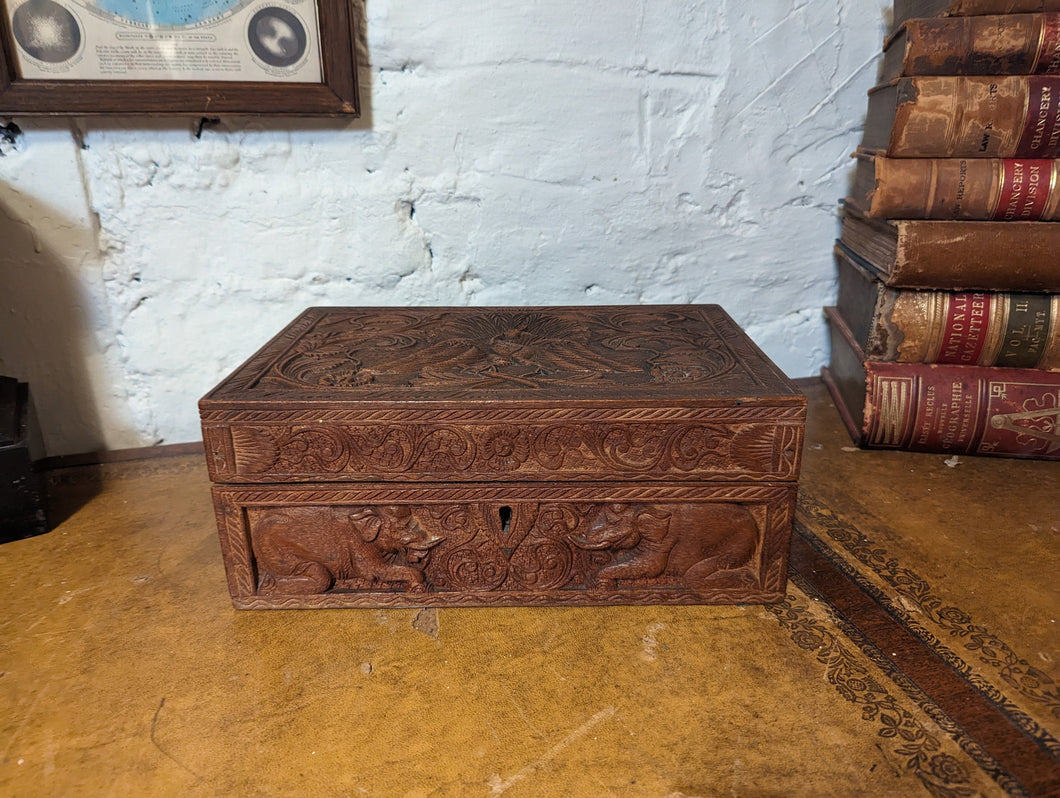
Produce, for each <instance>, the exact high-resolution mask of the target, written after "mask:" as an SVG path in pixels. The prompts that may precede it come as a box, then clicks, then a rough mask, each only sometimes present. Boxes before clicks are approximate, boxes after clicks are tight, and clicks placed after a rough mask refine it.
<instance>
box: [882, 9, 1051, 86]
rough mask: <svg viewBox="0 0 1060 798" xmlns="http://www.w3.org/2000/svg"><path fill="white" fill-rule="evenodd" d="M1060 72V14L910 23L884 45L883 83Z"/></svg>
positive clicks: (999, 16) (941, 18)
mask: <svg viewBox="0 0 1060 798" xmlns="http://www.w3.org/2000/svg"><path fill="white" fill-rule="evenodd" d="M1056 74H1060V14H1004V15H991V16H984V17H936V18H929V19H910V20H908V21H907V22H906V23H905V24H904V25H903V26H902V27H901V28H899V29H898V30H897V31H895V32H894V33H893V34H892V35H891V36H890V37H888V39H887V41H886V42H885V43H884V46H883V60H882V62H881V64H880V75H879V82H880V83H887V82H890V81H891V80H893V79H894V78H899V77H908V76H912V75H1056Z"/></svg>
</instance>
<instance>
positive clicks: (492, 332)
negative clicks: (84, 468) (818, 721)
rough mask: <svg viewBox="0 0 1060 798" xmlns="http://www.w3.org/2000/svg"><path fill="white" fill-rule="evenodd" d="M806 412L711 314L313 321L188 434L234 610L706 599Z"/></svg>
mask: <svg viewBox="0 0 1060 798" xmlns="http://www.w3.org/2000/svg"><path fill="white" fill-rule="evenodd" d="M805 406H806V400H805V397H804V396H803V395H802V394H801V393H800V392H799V391H798V390H797V389H796V388H795V387H794V386H793V385H792V384H791V383H790V381H788V380H787V378H786V377H785V376H784V375H783V374H782V373H781V372H780V371H779V370H778V369H777V368H776V367H775V366H774V365H773V364H772V363H770V362H769V360H768V359H767V358H766V357H765V356H764V355H763V354H762V353H761V352H760V351H759V350H758V349H757V347H755V346H754V344H753V343H752V342H751V341H750V339H748V338H747V336H746V335H745V334H744V333H743V332H742V331H741V330H740V329H739V327H738V326H737V325H736V324H735V323H734V322H733V321H732V320H731V319H730V318H729V317H728V316H727V315H726V314H725V313H724V312H723V311H722V310H721V309H720V308H718V307H716V306H665V307H663V306H660V307H567V308H474V309H472V308H312V309H310V310H308V311H306V312H305V313H304V314H302V315H301V316H300V317H299V318H298V319H296V320H295V321H294V322H292V323H291V324H290V325H288V327H287V328H285V329H284V330H283V331H282V332H281V333H280V334H279V335H277V336H276V337H275V338H274V339H273V340H272V341H271V342H269V343H268V344H266V345H265V346H264V347H263V348H262V349H261V350H260V351H259V352H258V353H257V354H255V355H254V356H253V357H252V358H251V359H250V360H249V361H247V363H245V364H244V365H243V366H241V367H240V368H239V369H237V370H236V371H235V372H234V373H233V374H231V375H230V376H229V377H228V378H227V379H226V380H224V381H223V382H222V383H221V384H220V385H219V386H218V387H217V388H215V389H214V390H213V391H211V392H210V393H209V394H208V395H207V396H205V397H204V398H203V399H202V400H201V402H200V416H201V419H202V425H203V435H204V440H205V446H206V456H207V462H208V465H209V468H210V474H211V479H212V480H213V481H214V482H215V488H214V499H215V506H216V510H217V517H218V529H219V532H220V536H221V543H222V548H223V551H224V556H225V562H226V566H227V568H228V579H229V588H230V591H231V594H232V596H233V600H234V602H235V603H236V605H237V606H240V607H288V606H296V607H320V606H326V607H337V606H395V605H397V606H409V605H417V606H422V605H448V606H451V605H465V606H467V605H470V606H478V605H509V604H609V603H719V602H737V601H740V602H746V601H768V600H771V599H775V598H776V597H778V596H780V595H781V594H782V593H783V589H784V584H785V581H786V564H787V545H788V539H789V534H790V528H791V514H792V508H793V502H794V498H795V485H796V481H797V479H798V470H799V461H800V455H801V445H802V436H803V427H804V421H805Z"/></svg>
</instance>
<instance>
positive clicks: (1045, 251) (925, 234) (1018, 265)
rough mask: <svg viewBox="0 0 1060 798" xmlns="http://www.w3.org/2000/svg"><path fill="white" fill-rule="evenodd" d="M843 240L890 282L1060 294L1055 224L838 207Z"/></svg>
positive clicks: (1059, 236)
mask: <svg viewBox="0 0 1060 798" xmlns="http://www.w3.org/2000/svg"><path fill="white" fill-rule="evenodd" d="M840 244H841V246H843V247H845V248H846V249H847V250H849V251H850V252H852V253H853V254H855V255H857V256H858V257H859V258H861V259H862V260H863V261H866V262H867V263H868V264H869V265H870V266H871V267H872V268H873V270H874V271H875V272H876V273H878V274H879V275H880V279H881V280H882V281H883V282H884V283H885V284H886V285H888V286H890V287H892V288H939V289H946V290H952V291H965V290H986V291H1047V292H1051V293H1060V224H1057V223H1056V222H958V221H923V220H918V219H913V220H908V219H906V220H903V219H898V220H894V219H870V218H868V217H866V216H865V215H864V214H862V213H860V212H858V210H857V209H856V208H853V207H851V206H849V205H848V206H846V207H845V208H844V210H843V213H842V222H841V234H840Z"/></svg>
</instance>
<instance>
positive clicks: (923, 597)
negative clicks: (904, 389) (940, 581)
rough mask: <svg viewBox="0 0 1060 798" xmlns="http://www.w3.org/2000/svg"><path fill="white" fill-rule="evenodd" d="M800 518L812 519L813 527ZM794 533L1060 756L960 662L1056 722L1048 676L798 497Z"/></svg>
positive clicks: (1028, 719)
mask: <svg viewBox="0 0 1060 798" xmlns="http://www.w3.org/2000/svg"><path fill="white" fill-rule="evenodd" d="M799 516H805V517H808V518H809V519H811V520H812V525H811V524H808V523H806V522H805V521H804V520H803V519H802V518H800V517H799ZM815 530H822V531H823V532H824V533H825V534H826V535H827V536H828V539H829V541H831V542H832V543H835V544H838V545H839V546H840V547H842V549H843V550H844V551H846V552H847V553H848V554H849V555H851V556H852V557H854V558H855V560H856V561H857V562H858V563H860V564H861V565H862V566H864V567H866V568H868V569H869V570H870V571H871V573H873V574H875V575H876V577H878V578H879V579H881V580H882V581H883V583H884V584H886V585H887V586H888V587H889V588H891V589H892V590H893V591H894V592H895V595H889V594H888V593H886V592H884V591H883V590H881V589H880V588H879V587H878V586H877V585H875V584H873V583H872V582H871V581H870V580H869V579H867V578H866V576H865V574H863V573H861V572H860V571H859V570H858V569H857V568H856V567H854V566H853V565H852V564H851V563H850V562H848V561H847V560H846V559H845V558H844V557H842V556H841V555H839V554H838V553H837V552H836V551H835V550H833V548H832V547H831V545H830V544H829V542H827V541H824V540H822V539H821V538H820V537H819V536H818V535H817V534H815ZM794 533H795V534H800V535H801V536H802V537H803V538H804V539H806V541H807V542H808V543H809V544H810V545H811V546H813V547H814V549H815V550H817V551H818V552H819V553H821V554H822V555H823V556H825V557H827V558H828V560H829V561H830V562H832V563H833V564H834V565H835V566H836V567H837V568H838V569H839V570H840V571H842V572H843V573H844V574H845V575H846V576H847V577H848V578H850V579H851V580H852V581H854V582H855V583H856V584H857V585H858V586H859V587H861V588H862V589H863V590H864V591H865V592H866V593H868V594H869V595H871V596H872V597H873V598H874V599H876V601H878V602H879V603H880V604H881V606H883V607H885V608H886V609H887V610H888V612H889V613H891V615H892V616H894V617H895V618H896V619H897V620H898V622H899V623H901V624H902V625H903V626H905V627H906V628H907V629H909V630H910V631H911V632H912V633H913V634H915V635H916V636H917V637H918V638H920V640H921V641H923V643H924V644H925V645H926V646H928V647H929V648H930V649H931V650H932V651H934V652H935V653H936V655H937V656H939V658H941V659H942V660H943V661H944V662H946V663H947V664H949V665H950V667H952V668H953V669H954V670H955V671H956V672H957V673H959V674H960V675H961V676H962V677H963V678H964V679H965V680H966V681H967V682H968V683H969V684H971V685H972V686H974V687H975V688H976V689H977V690H979V692H980V693H982V694H983V695H984V696H985V697H986V698H987V699H989V700H990V701H991V702H992V703H993V704H994V705H995V706H997V708H998V709H999V710H1000V711H1001V712H1003V713H1004V714H1005V715H1006V716H1007V717H1008V718H1009V719H1010V720H1011V721H1012V722H1013V723H1014V724H1015V725H1016V726H1018V727H1019V728H1020V729H1021V730H1022V731H1023V732H1025V733H1026V734H1028V735H1030V736H1031V737H1033V738H1034V739H1035V740H1036V741H1038V743H1039V744H1040V745H1042V746H1043V747H1044V748H1045V749H1046V750H1048V751H1049V752H1050V753H1051V754H1052V755H1053V756H1054V757H1060V740H1057V738H1056V737H1055V736H1053V735H1052V734H1051V733H1050V732H1049V731H1048V730H1047V729H1045V728H1044V727H1043V726H1042V725H1041V724H1040V723H1039V722H1038V721H1037V720H1036V719H1035V718H1034V717H1032V716H1031V715H1030V714H1028V713H1027V712H1026V711H1025V710H1024V709H1022V708H1021V707H1020V706H1019V705H1017V703H1016V702H1014V701H1013V700H1012V699H1011V698H1010V697H1009V696H1008V695H1006V693H1005V692H1003V691H1002V689H1000V688H999V687H998V686H997V685H995V684H993V683H992V682H990V681H988V680H987V679H986V678H984V676H983V675H982V674H980V673H979V672H977V671H976V670H975V669H973V667H972V665H971V664H969V662H968V660H967V659H966V658H965V657H966V656H968V655H970V656H972V657H975V658H976V659H978V661H979V662H980V663H981V664H982V665H985V666H987V667H989V668H990V669H992V670H993V671H994V672H995V673H996V674H997V676H998V677H999V678H1000V680H1001V681H1002V682H1004V684H1005V686H1006V688H1007V689H1008V690H1010V691H1012V692H1013V693H1014V694H1016V695H1018V696H1020V697H1021V698H1022V699H1023V700H1024V701H1027V702H1030V703H1031V704H1033V705H1036V706H1038V707H1040V708H1042V709H1044V710H1045V711H1046V712H1047V713H1049V714H1051V715H1052V716H1053V717H1056V718H1060V685H1058V684H1057V683H1056V681H1054V680H1053V679H1052V677H1050V676H1049V674H1047V673H1045V672H1043V671H1041V670H1040V669H1038V668H1036V667H1034V666H1033V665H1032V664H1031V663H1030V662H1028V661H1027V659H1026V658H1024V657H1021V656H1019V655H1018V654H1017V653H1016V652H1015V651H1013V649H1012V648H1011V647H1010V646H1009V645H1008V644H1007V643H1005V642H1004V641H1003V640H1001V638H999V637H998V636H997V635H995V634H994V633H992V632H991V631H990V630H988V629H987V628H986V627H984V626H982V625H980V624H977V623H975V620H974V619H973V618H972V616H971V615H970V614H969V613H968V612H966V611H964V610H962V609H961V608H959V607H956V606H953V605H951V604H948V603H947V602H946V601H945V599H944V598H942V597H941V596H940V595H939V594H938V593H937V592H936V591H935V589H934V588H933V587H932V586H931V584H930V583H929V582H928V581H927V580H926V579H924V578H923V577H921V576H920V575H919V574H917V573H916V572H915V571H913V570H912V569H910V568H906V567H904V566H901V565H899V563H898V560H897V559H896V558H895V557H894V556H892V555H891V554H889V553H888V552H887V550H886V549H884V548H883V547H882V546H880V545H878V544H877V543H875V542H874V541H872V540H871V539H869V538H867V537H866V536H865V535H864V534H862V532H861V531H860V530H859V529H857V528H856V527H854V526H853V525H852V524H850V523H848V522H846V521H843V520H841V519H840V518H837V517H836V516H835V515H834V514H833V513H832V512H831V511H830V510H828V509H827V508H825V507H823V506H821V505H820V504H818V503H817V502H816V501H814V500H813V499H812V498H810V497H809V496H807V495H806V494H805V493H801V492H800V494H799V502H798V509H797V512H796V521H795V529H794ZM907 608H912V609H914V610H915V611H916V612H917V613H920V614H922V615H923V616H924V617H925V618H927V619H929V620H930V621H931V622H932V623H933V624H935V625H936V626H937V627H938V628H939V629H940V630H942V631H943V632H944V633H947V634H948V635H949V637H950V638H951V640H953V641H954V642H955V643H957V644H961V649H963V652H961V653H959V652H957V651H954V650H953V649H952V648H950V647H949V646H947V645H946V644H945V643H944V641H943V640H940V639H939V637H938V636H936V635H935V634H934V633H933V632H931V631H930V630H928V629H927V628H925V626H924V625H923V624H922V623H921V622H920V621H918V620H917V618H916V617H915V616H914V614H913V613H912V612H910V611H909V610H908V609H907Z"/></svg>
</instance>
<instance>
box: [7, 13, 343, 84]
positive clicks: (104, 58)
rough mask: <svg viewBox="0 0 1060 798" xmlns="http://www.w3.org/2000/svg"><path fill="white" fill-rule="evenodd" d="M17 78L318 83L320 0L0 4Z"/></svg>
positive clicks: (319, 73)
mask: <svg viewBox="0 0 1060 798" xmlns="http://www.w3.org/2000/svg"><path fill="white" fill-rule="evenodd" d="M0 5H2V6H3V7H4V11H5V13H6V14H7V18H8V22H9V24H10V30H11V33H12V37H13V38H14V42H15V45H16V48H15V51H16V55H17V60H18V67H19V70H20V72H21V77H23V78H27V79H43V80H64V79H65V80H177V81H179V80H185V81H267V82H297V83H320V82H321V80H322V73H321V67H320V46H319V42H320V30H319V24H318V19H317V8H316V0H0Z"/></svg>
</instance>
